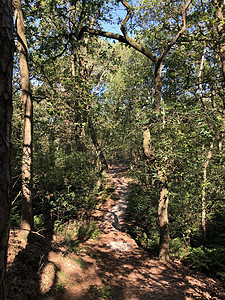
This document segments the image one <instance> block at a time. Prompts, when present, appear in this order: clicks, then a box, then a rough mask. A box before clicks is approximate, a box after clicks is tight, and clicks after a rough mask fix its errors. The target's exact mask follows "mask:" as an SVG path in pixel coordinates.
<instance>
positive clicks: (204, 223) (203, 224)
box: [202, 142, 213, 238]
mask: <svg viewBox="0 0 225 300" xmlns="http://www.w3.org/2000/svg"><path fill="white" fill-rule="evenodd" d="M212 149H213V142H211V143H210V150H209V151H208V154H207V158H206V161H205V163H204V167H203V187H202V234H203V237H204V238H206V182H207V167H208V165H209V162H210V159H211V157H212Z"/></svg>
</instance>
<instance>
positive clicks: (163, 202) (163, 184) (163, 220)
mask: <svg viewBox="0 0 225 300" xmlns="http://www.w3.org/2000/svg"><path fill="white" fill-rule="evenodd" d="M161 70H162V62H161V61H159V62H156V65H155V102H154V109H155V113H156V120H157V119H158V120H159V121H160V122H161V120H160V116H159V114H160V104H161V102H162V99H161V98H162V74H161ZM162 121H163V120H162ZM162 126H164V124H162ZM155 167H156V169H157V173H158V178H159V194H160V195H159V204H158V218H159V226H160V242H159V258H160V259H161V260H165V261H168V260H169V242H170V234H169V220H168V204H169V192H168V182H167V175H166V171H165V170H164V168H163V166H162V165H161V163H160V162H159V163H158V162H157V163H155Z"/></svg>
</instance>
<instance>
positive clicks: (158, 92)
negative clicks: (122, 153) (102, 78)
mask: <svg viewBox="0 0 225 300" xmlns="http://www.w3.org/2000/svg"><path fill="white" fill-rule="evenodd" d="M120 2H121V3H122V4H123V6H124V7H125V8H126V11H127V14H126V16H125V18H124V20H123V22H122V23H121V27H120V29H121V31H122V33H123V35H120V34H115V33H111V32H106V31H102V30H98V29H93V28H90V27H88V26H83V27H82V28H81V30H80V32H79V33H78V34H75V35H76V37H77V40H80V39H81V38H82V36H83V34H84V32H88V33H89V34H91V35H96V36H102V37H106V38H111V39H116V40H118V41H120V42H122V43H124V44H126V45H128V46H130V47H132V48H134V49H136V50H137V51H139V52H140V53H142V54H144V55H145V56H146V57H147V58H149V59H150V60H151V62H153V63H154V70H155V73H154V74H155V95H154V105H153V109H154V117H153V119H152V120H151V121H150V122H151V123H156V120H158V119H159V115H160V113H161V111H160V104H161V97H162V86H163V84H162V64H163V59H164V58H165V56H166V55H167V53H168V52H169V51H170V49H171V48H172V47H173V46H174V45H175V44H176V42H177V41H178V39H179V38H180V36H182V34H183V33H184V32H185V30H186V10H187V9H188V7H189V5H190V3H191V0H188V1H187V2H186V4H185V5H184V6H183V7H182V11H181V16H182V26H181V29H179V30H178V32H177V33H176V35H175V36H174V37H173V38H172V39H171V40H170V41H168V39H167V40H165V41H164V43H163V45H162V50H161V51H160V48H159V49H158V52H159V53H160V54H159V55H158V56H157V55H155V54H154V53H153V51H151V49H150V48H149V47H148V46H145V45H143V44H141V43H139V42H136V40H135V39H134V38H131V37H130V36H129V35H128V32H127V23H128V21H129V20H130V18H131V16H132V13H133V9H132V7H131V6H130V5H129V4H128V3H127V2H126V1H125V0H121V1H120ZM146 130H147V131H144V145H147V147H146V148H145V149H144V151H145V154H146V157H148V158H149V159H150V160H151V161H153V162H154V164H155V168H156V170H157V173H158V180H159V189H160V197H159V205H158V216H159V224H160V251H159V257H160V258H161V259H162V260H169V240H170V237H169V224H168V202H169V192H168V182H167V174H166V168H164V167H163V165H162V164H161V163H160V162H159V161H158V160H157V157H156V154H155V153H154V151H153V150H152V147H151V140H150V130H149V128H147V129H146Z"/></svg>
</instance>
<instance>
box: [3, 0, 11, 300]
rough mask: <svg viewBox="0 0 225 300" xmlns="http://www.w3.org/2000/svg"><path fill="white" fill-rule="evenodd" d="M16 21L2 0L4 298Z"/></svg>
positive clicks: (9, 4) (8, 2) (4, 295)
mask: <svg viewBox="0 0 225 300" xmlns="http://www.w3.org/2000/svg"><path fill="white" fill-rule="evenodd" d="M12 29H13V23H12V3H11V1H1V2H0V45H1V55H0V128H1V129H0V299H1V300H3V299H5V297H6V286H5V277H6V262H7V245H8V237H9V218H10V192H11V178H10V177H11V175H10V174H11V172H10V163H11V116H12V66H13V30H12Z"/></svg>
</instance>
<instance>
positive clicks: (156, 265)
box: [8, 166, 225, 300]
mask: <svg viewBox="0 0 225 300" xmlns="http://www.w3.org/2000/svg"><path fill="white" fill-rule="evenodd" d="M108 174H109V179H110V180H111V181H112V182H113V184H114V186H115V188H116V192H117V194H118V200H117V201H116V202H115V203H114V201H112V200H108V201H107V202H106V203H105V204H104V205H103V206H102V207H101V208H100V209H99V210H96V213H95V218H96V219H97V220H98V223H99V225H100V229H101V236H100V238H99V239H98V240H93V239H89V240H88V241H86V242H84V243H83V244H82V245H80V247H79V252H77V253H74V252H68V251H65V247H64V245H63V244H60V243H59V242H58V241H57V240H53V241H52V242H51V244H50V245H49V246H48V248H47V247H46V246H45V247H44V244H43V240H42V241H41V240H40V241H37V243H36V244H34V245H32V247H31V248H29V247H27V248H26V249H25V250H24V252H22V253H21V254H20V256H19V257H20V258H21V257H22V258H23V260H24V263H23V266H22V265H21V259H20V264H19V265H15V266H14V271H13V270H12V271H11V272H12V276H13V277H12V279H11V280H12V281H15V280H17V285H18V283H20V280H21V277H22V276H25V279H24V282H22V283H21V284H20V285H23V286H24V287H23V288H22V287H19V288H18V287H16V297H14V298H13V297H11V298H10V297H9V298H8V299H10V300H14V299H16V300H26V299H37V300H39V299H47V300H59V299H60V300H91V299H111V300H148V299H149V300H151V299H152V300H158V299H168V300H172V299H174V300H183V299H185V300H189V299H203V300H204V299H214V300H216V299H218V300H222V299H225V290H224V288H223V286H222V284H221V283H220V282H219V281H218V280H214V279H212V278H209V277H207V276H206V275H204V274H200V273H194V272H193V271H190V269H189V268H187V267H184V266H183V265H182V264H181V263H180V262H179V261H174V262H171V263H163V262H160V261H159V260H157V259H151V258H150V257H149V255H148V254H147V253H146V252H145V251H143V250H141V249H140V248H139V247H138V245H137V244H136V242H135V241H134V240H133V239H132V238H131V237H130V236H129V235H128V234H127V233H126V232H124V231H123V229H124V227H123V226H124V216H125V211H126V206H127V203H126V194H127V189H128V184H127V179H126V177H125V175H126V168H123V167H121V166H112V167H111V169H110V170H109V172H108ZM13 241H14V240H11V242H13ZM34 247H36V248H34ZM41 251H42V252H41ZM42 253H43V254H42ZM35 257H36V258H35ZM28 261H30V262H31V264H33V262H35V263H37V266H38V273H37V271H36V273H34V272H33V273H29V272H30V268H29V267H27V264H28ZM25 266H26V269H25ZM15 270H16V271H17V273H15ZM18 270H21V271H20V272H21V273H19V272H18ZM24 270H25V272H24ZM24 273H25V275H24ZM9 274H11V273H9ZM15 274H16V277H15ZM15 278H16V279H15ZM38 278H39V279H38ZM37 279H38V280H37ZM21 281H22V280H21ZM37 289H38V290H37ZM14 294H15V293H14Z"/></svg>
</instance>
